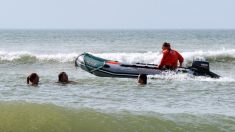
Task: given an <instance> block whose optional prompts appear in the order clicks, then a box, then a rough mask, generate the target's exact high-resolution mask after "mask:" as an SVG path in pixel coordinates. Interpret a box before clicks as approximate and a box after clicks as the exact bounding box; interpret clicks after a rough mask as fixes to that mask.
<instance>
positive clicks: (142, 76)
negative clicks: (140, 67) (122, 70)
mask: <svg viewBox="0 0 235 132" xmlns="http://www.w3.org/2000/svg"><path fill="white" fill-rule="evenodd" d="M138 83H139V84H142V85H145V84H147V75H145V74H140V75H139V77H138Z"/></svg>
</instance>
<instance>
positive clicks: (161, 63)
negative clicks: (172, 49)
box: [157, 52, 166, 68]
mask: <svg viewBox="0 0 235 132" xmlns="http://www.w3.org/2000/svg"><path fill="white" fill-rule="evenodd" d="M165 58H166V53H165V52H163V56H162V60H161V62H160V64H159V65H158V66H157V68H162V67H163V65H164V61H165Z"/></svg>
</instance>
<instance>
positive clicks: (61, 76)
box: [58, 72, 69, 83]
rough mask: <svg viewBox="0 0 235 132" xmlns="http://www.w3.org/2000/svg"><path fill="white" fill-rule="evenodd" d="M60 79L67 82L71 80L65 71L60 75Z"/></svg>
mask: <svg viewBox="0 0 235 132" xmlns="http://www.w3.org/2000/svg"><path fill="white" fill-rule="evenodd" d="M58 81H59V82H61V83H67V82H68V81H69V79H68V75H67V74H66V73H65V72H61V73H60V74H59V75H58Z"/></svg>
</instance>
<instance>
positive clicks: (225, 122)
mask: <svg viewBox="0 0 235 132" xmlns="http://www.w3.org/2000/svg"><path fill="white" fill-rule="evenodd" d="M0 107H1V111H0V131H1V132H111V131H112V132H156V131H159V132H161V131H174V132H182V131H190V132H193V131H207V132H217V131H218V132H219V131H233V130H235V126H234V124H235V118H233V117H226V116H220V115H213V116H211V115H202V116H195V115H189V114H175V115H174V114H171V115H164V114H156V113H145V114H135V113H129V112H125V111H124V112H119V113H115V114H114V113H104V112H99V111H95V110H92V109H67V108H64V107H58V106H55V105H50V104H33V103H22V102H21V103H19V102H1V103H0Z"/></svg>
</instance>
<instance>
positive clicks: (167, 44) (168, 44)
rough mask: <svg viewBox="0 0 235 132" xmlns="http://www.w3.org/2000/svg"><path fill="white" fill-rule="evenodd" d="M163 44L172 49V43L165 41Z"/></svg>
mask: <svg viewBox="0 0 235 132" xmlns="http://www.w3.org/2000/svg"><path fill="white" fill-rule="evenodd" d="M162 46H163V47H166V48H168V49H171V44H170V43H168V42H164V43H163V44H162Z"/></svg>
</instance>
